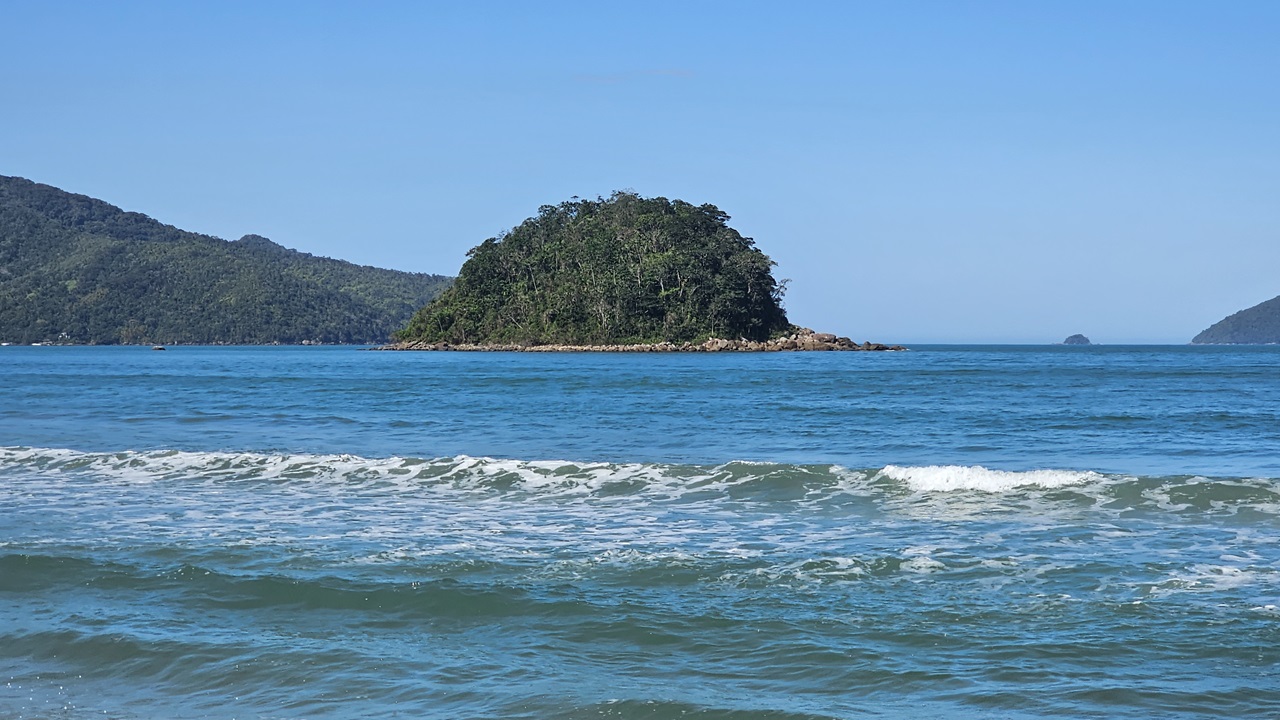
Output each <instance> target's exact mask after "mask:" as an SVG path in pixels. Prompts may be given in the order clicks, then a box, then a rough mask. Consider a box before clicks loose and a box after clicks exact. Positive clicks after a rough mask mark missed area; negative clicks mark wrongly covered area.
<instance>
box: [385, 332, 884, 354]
mask: <svg viewBox="0 0 1280 720" xmlns="http://www.w3.org/2000/svg"><path fill="white" fill-rule="evenodd" d="M379 349H380V350H454V351H471V352H484V351H508V352H512V351H514V352H659V353H661V352H778V351H787V350H852V351H857V350H862V351H868V350H870V351H877V350H878V351H886V350H906V348H905V347H902V346H901V345H882V344H880V343H871V342H864V343H862V344H861V345H859V344H857V343H855V342H854V341H852V340H850V339H849V338H847V337H837V336H835V335H832V334H831V333H815V332H814V331H812V330H810V329H809V328H798V329H796V331H795V332H793V333H792V334H790V335H786V336H783V337H778V338H774V339H772V340H764V341H755V340H746V339H738V340H725V339H724V338H711V339H710V340H707V341H705V342H701V343H688V342H686V343H679V344H677V343H672V342H659V343H648V344H642V345H504V344H492V345H459V344H451V343H446V342H439V343H433V342H426V341H421V340H418V341H414V340H410V341H406V342H398V343H392V344H391V345H386V346H383V347H381V348H379Z"/></svg>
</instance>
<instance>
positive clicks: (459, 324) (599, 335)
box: [398, 192, 790, 345]
mask: <svg viewBox="0 0 1280 720" xmlns="http://www.w3.org/2000/svg"><path fill="white" fill-rule="evenodd" d="M728 219H729V216H728V215H725V214H724V213H723V212H721V211H720V210H719V209H717V208H716V207H715V206H713V205H702V206H694V205H691V204H689V203H687V202H682V201H680V200H675V201H671V200H667V199H666V198H642V197H640V196H638V195H636V194H634V193H623V192H619V193H614V194H613V195H612V196H611V197H610V198H609V199H607V200H605V199H600V198H598V199H596V200H578V199H574V200H573V201H570V202H565V203H561V204H560V205H554V206H553V205H545V206H543V207H542V208H541V209H540V210H539V212H538V216H537V217H534V218H530V219H528V220H526V221H524V222H523V223H521V224H520V226H518V227H516V228H515V229H514V230H511V231H510V232H508V233H506V234H504V235H503V236H501V237H498V238H491V239H489V240H486V241H484V242H483V243H481V244H480V245H478V246H476V247H475V248H473V249H472V250H471V252H470V253H469V259H468V260H467V262H466V264H464V265H463V266H462V271H461V272H460V273H459V276H458V279H457V281H456V282H455V283H454V285H453V286H452V287H451V288H450V289H449V290H446V291H445V292H444V293H443V294H442V295H441V296H440V297H439V298H437V299H436V300H435V301H434V302H433V303H431V304H430V305H428V306H427V307H425V308H423V309H422V310H421V311H420V312H418V314H416V315H414V317H413V320H412V321H410V323H409V326H408V327H407V328H405V330H404V331H402V332H401V333H399V334H398V337H400V338H401V339H403V340H410V339H412V340H426V341H429V342H450V343H455V344H456V343H525V344H535V345H537V344H550V343H557V344H574V345H581V344H631V343H642V342H656V341H662V340H670V341H686V340H698V339H701V338H706V337H723V338H732V339H736V338H740V337H741V338H746V339H748V340H764V339H767V338H768V337H769V336H770V335H772V334H774V333H778V332H781V331H783V330H785V329H787V328H789V327H790V325H789V323H788V322H787V316H786V313H785V312H784V311H783V310H782V307H781V305H780V300H781V296H782V287H781V286H780V285H779V284H778V283H777V282H776V281H775V280H774V279H773V276H772V274H771V272H770V269H771V267H772V266H773V265H774V263H773V262H772V261H771V260H769V258H768V257H767V256H766V255H765V254H764V253H762V252H760V251H759V250H758V249H757V248H756V247H755V243H754V242H753V241H752V240H751V239H750V238H744V237H742V236H741V235H739V234H738V232H737V231H736V230H733V229H732V228H730V227H728V226H727V225H726V224H725V223H726V221H728Z"/></svg>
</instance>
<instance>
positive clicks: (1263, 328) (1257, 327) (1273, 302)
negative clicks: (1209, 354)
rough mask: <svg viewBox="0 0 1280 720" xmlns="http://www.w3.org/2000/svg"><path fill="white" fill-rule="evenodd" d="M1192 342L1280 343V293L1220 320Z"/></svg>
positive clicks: (1224, 343) (1230, 343)
mask: <svg viewBox="0 0 1280 720" xmlns="http://www.w3.org/2000/svg"><path fill="white" fill-rule="evenodd" d="M1191 342H1193V343H1204V344H1211V345H1212V344H1221V345H1233V344H1239V345H1267V344H1271V343H1280V297H1274V298H1271V299H1270V300H1268V301H1266V302H1264V303H1261V304H1258V305H1254V306H1253V307H1251V308H1249V309H1247V310H1241V311H1240V312H1238V313H1235V314H1234V315H1231V316H1229V317H1225V318H1223V319H1221V320H1219V321H1218V322H1216V323H1214V324H1213V325H1211V326H1210V327H1209V328H1208V329H1206V330H1204V331H1203V332H1201V333H1200V334H1199V335H1196V336H1195V338H1194V339H1192V340H1191Z"/></svg>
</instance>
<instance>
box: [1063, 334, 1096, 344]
mask: <svg viewBox="0 0 1280 720" xmlns="http://www.w3.org/2000/svg"><path fill="white" fill-rule="evenodd" d="M1062 344H1063V345H1092V344H1093V343H1091V342H1089V338H1087V337H1085V336H1084V335H1081V334H1079V333H1077V334H1075V335H1072V336H1071V337H1069V338H1067V339H1066V340H1063V341H1062Z"/></svg>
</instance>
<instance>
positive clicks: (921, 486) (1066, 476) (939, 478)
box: [880, 465, 1103, 493]
mask: <svg viewBox="0 0 1280 720" xmlns="http://www.w3.org/2000/svg"><path fill="white" fill-rule="evenodd" d="M880 474H881V475H883V476H884V477H887V478H889V479H891V480H897V481H898V482H904V483H906V484H907V485H909V486H910V487H911V488H912V489H913V490H916V491H922V492H945V491H949V490H980V491H982V492H991V493H998V492H1005V491H1007V490H1013V489H1016V488H1022V487H1028V486H1035V487H1041V488H1056V487H1063V486H1067V485H1081V484H1084V483H1089V482H1095V481H1098V480H1101V479H1103V476H1102V475H1099V474H1098V473H1095V472H1080V471H1074V470H1026V471H1022V472H1014V471H1009V470H988V469H987V468H984V467H982V466H981V465H972V466H965V465H928V466H922V467H902V466H898V465H886V466H885V467H884V468H883V469H882V470H881V471H880Z"/></svg>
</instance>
